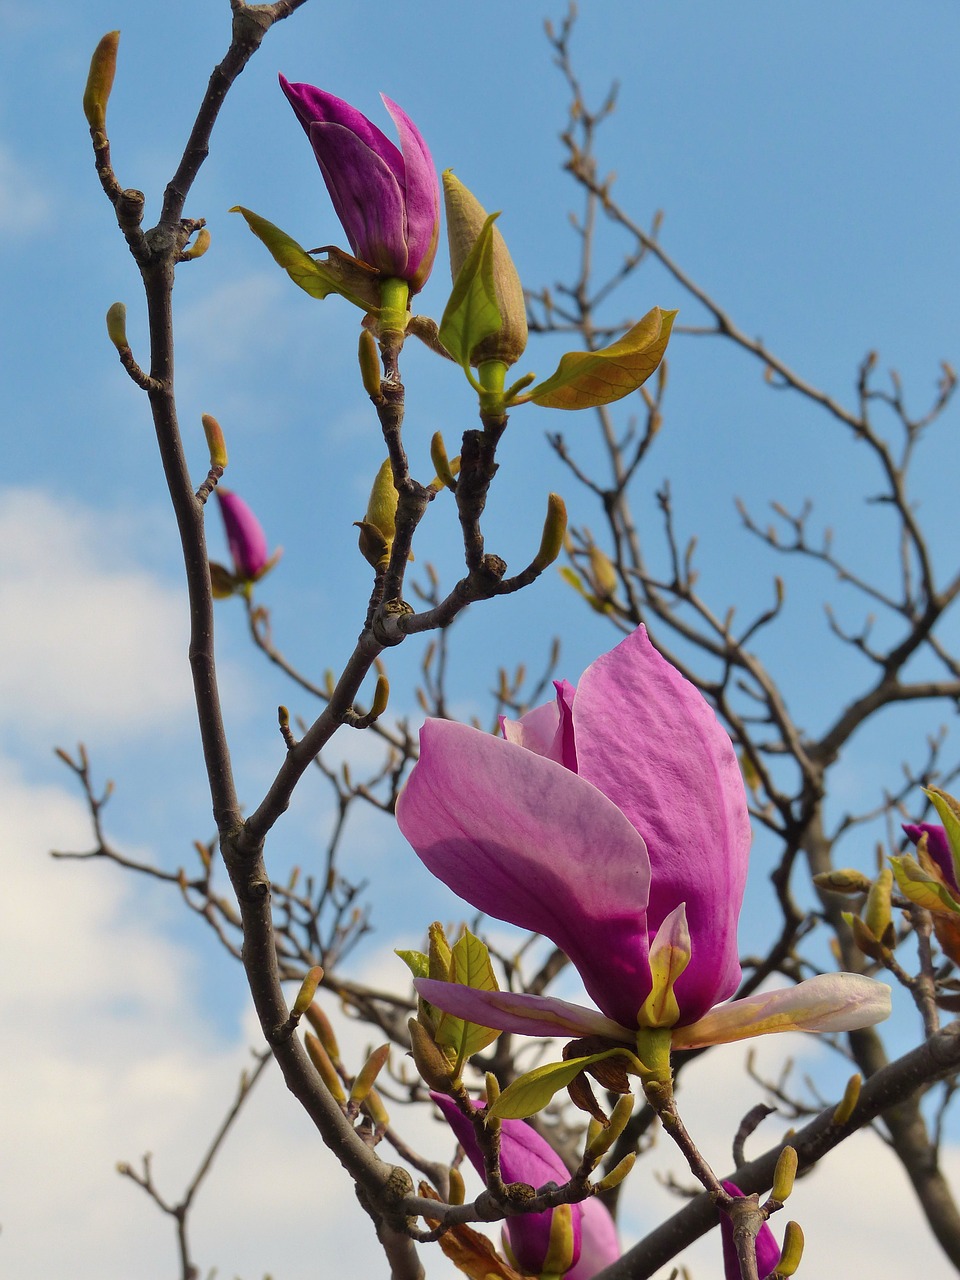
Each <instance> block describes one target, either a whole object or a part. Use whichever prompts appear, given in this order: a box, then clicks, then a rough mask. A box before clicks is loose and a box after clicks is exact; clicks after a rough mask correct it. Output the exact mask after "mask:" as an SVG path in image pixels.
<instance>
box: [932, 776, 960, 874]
mask: <svg viewBox="0 0 960 1280" xmlns="http://www.w3.org/2000/svg"><path fill="white" fill-rule="evenodd" d="M926 794H927V795H928V796H929V797H930V799H931V800H932V801H933V807H934V808H935V809H936V811H937V813H938V814H939V815H940V821H941V822H942V823H943V829H944V831H945V832H946V833H947V843H948V844H949V846H950V855H951V857H952V858H953V871H954V875H957V876H960V804H958V803H957V801H956V800H955V799H954V798H953V796H951V795H947V793H946V791H941V790H940V788H939V787H927V789H926Z"/></svg>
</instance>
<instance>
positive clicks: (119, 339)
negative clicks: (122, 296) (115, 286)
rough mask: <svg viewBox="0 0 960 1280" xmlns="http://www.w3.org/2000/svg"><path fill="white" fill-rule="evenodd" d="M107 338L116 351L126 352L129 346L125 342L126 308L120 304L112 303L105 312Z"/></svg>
mask: <svg viewBox="0 0 960 1280" xmlns="http://www.w3.org/2000/svg"><path fill="white" fill-rule="evenodd" d="M107 337H108V338H109V339H110V341H111V342H112V343H113V345H114V346H115V347H116V348H117V350H118V351H126V350H127V348H128V347H129V346H130V343H129V342H128V341H127V308H126V307H125V306H124V305H123V303H122V302H114V303H113V305H112V306H111V307H110V308H109V309H108V310H107Z"/></svg>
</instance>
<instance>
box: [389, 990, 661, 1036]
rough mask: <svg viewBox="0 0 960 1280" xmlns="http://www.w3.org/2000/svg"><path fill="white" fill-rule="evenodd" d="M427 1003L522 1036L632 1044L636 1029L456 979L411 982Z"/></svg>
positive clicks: (565, 1005)
mask: <svg viewBox="0 0 960 1280" xmlns="http://www.w3.org/2000/svg"><path fill="white" fill-rule="evenodd" d="M413 985H414V986H415V987H416V989H417V992H418V993H419V994H420V995H421V996H423V998H424V1000H426V1001H427V1002H428V1003H429V1004H432V1005H436V1007H437V1008H438V1009H442V1010H443V1011H444V1013H452V1014H453V1016H454V1017H455V1018H463V1019H464V1020H465V1021H467V1022H475V1023H477V1024H478V1025H479V1026H481V1027H496V1028H497V1029H498V1030H499V1031H513V1032H516V1033H517V1034H518V1035H522V1036H564V1037H566V1038H567V1039H569V1038H570V1037H571V1036H574V1037H580V1036H604V1037H605V1038H607V1039H610V1040H616V1041H619V1042H620V1043H621V1044H633V1043H634V1040H635V1038H636V1033H635V1032H630V1031H628V1030H627V1028H626V1027H621V1026H620V1024H619V1023H617V1022H614V1021H613V1019H612V1018H605V1017H604V1016H603V1014H602V1013H597V1012H596V1010H594V1009H584V1008H583V1006H582V1005H579V1004H571V1003H570V1002H569V1001H568V1000H556V999H554V998H553V997H552V996H527V995H520V994H519V993H515V992H512V991H477V990H476V989H475V988H473V987H465V986H462V985H461V984H460V983H457V982H438V981H437V980H436V979H435V978H418V979H417V980H416V982H415V983H414V984H413Z"/></svg>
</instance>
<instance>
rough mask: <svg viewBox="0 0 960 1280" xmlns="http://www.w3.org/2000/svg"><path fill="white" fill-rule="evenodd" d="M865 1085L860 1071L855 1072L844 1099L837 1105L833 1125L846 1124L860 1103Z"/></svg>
mask: <svg viewBox="0 0 960 1280" xmlns="http://www.w3.org/2000/svg"><path fill="white" fill-rule="evenodd" d="M862 1083H863V1077H862V1076H861V1075H860V1072H859V1071H855V1072H854V1073H853V1075H852V1076H851V1077H850V1079H849V1080H848V1081H847V1087H846V1088H845V1089H844V1091H843V1097H842V1098H841V1099H840V1101H839V1102H838V1103H837V1106H836V1110H835V1111H834V1113H833V1123H834V1124H836V1125H842V1124H846V1123H847V1121H848V1120H849V1119H850V1117H851V1116H852V1115H853V1113H854V1110H855V1109H856V1105H857V1103H858V1102H859V1101H860V1086H861V1084H862Z"/></svg>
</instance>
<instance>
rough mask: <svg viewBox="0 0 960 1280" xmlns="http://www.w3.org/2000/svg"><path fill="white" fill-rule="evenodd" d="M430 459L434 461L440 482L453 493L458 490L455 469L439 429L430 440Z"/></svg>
mask: <svg viewBox="0 0 960 1280" xmlns="http://www.w3.org/2000/svg"><path fill="white" fill-rule="evenodd" d="M430 461H431V462H432V463H433V466H434V470H435V471H436V473H437V479H438V480H439V481H440V483H441V484H442V485H443V486H444V487H445V488H447V489H449V490H450V491H451V492H452V493H453V492H456V488H457V482H456V480H455V478H454V471H453V468H452V467H451V465H450V459H449V458H448V457H447V449H446V445H445V444H444V443H443V436H442V435H441V434H440V432H439V431H435V432H434V433H433V439H432V440H431V441H430ZM458 470H459V468H458Z"/></svg>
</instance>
